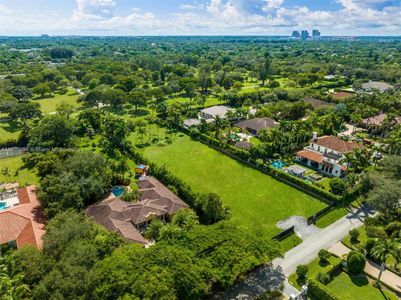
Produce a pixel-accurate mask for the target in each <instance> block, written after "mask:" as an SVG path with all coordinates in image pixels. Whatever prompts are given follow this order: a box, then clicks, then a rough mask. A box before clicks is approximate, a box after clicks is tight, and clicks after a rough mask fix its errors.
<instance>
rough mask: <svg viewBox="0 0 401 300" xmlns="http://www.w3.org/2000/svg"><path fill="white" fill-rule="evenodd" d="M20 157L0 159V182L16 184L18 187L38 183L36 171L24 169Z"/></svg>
mask: <svg viewBox="0 0 401 300" xmlns="http://www.w3.org/2000/svg"><path fill="white" fill-rule="evenodd" d="M22 157H23V155H18V156H14V157H8V158H2V159H0V182H18V183H19V185H20V186H25V185H29V184H38V183H39V178H38V176H37V175H36V171H35V170H29V169H27V168H25V167H24V163H23V161H22Z"/></svg>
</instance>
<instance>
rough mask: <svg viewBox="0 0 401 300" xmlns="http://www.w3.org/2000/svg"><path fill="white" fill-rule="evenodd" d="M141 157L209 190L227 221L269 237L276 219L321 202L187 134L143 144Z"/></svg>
mask: <svg viewBox="0 0 401 300" xmlns="http://www.w3.org/2000/svg"><path fill="white" fill-rule="evenodd" d="M144 151H145V155H146V156H147V157H148V158H149V159H151V160H152V161H154V162H155V163H157V164H159V165H162V164H165V165H166V167H167V168H168V169H169V170H170V171H171V172H172V173H173V174H175V175H176V176H178V177H180V178H181V179H183V180H184V181H185V182H187V183H188V184H190V185H191V186H192V188H193V189H194V190H195V191H197V192H203V193H208V192H214V193H217V194H218V195H220V197H221V198H222V200H223V202H224V204H225V205H226V206H228V207H229V208H230V209H231V211H232V220H233V221H235V222H237V223H238V224H240V225H243V226H245V227H248V228H250V227H259V228H261V229H263V230H265V231H266V232H267V233H268V234H270V235H274V234H275V233H277V232H279V231H280V230H279V229H278V228H277V227H276V223H277V222H278V221H280V220H283V219H285V218H287V217H289V216H292V215H300V216H305V217H308V216H310V215H312V214H313V213H315V212H317V211H318V210H320V209H322V208H324V207H325V206H326V204H324V203H322V202H320V201H319V200H317V199H315V198H313V197H311V196H309V195H306V194H304V193H302V192H301V191H298V190H297V189H294V188H292V187H290V186H288V185H286V184H284V183H281V182H280V181H277V180H275V179H274V178H272V177H270V176H268V175H265V174H263V173H261V172H259V171H257V170H254V169H252V168H250V167H248V166H246V165H243V164H241V163H239V162H237V161H235V160H233V159H231V158H229V157H227V156H226V155H224V154H221V153H220V152H218V151H216V150H213V149H211V148H209V147H207V146H205V145H203V144H201V143H199V142H197V141H193V140H191V139H190V138H189V137H188V136H181V137H177V136H176V137H174V141H173V143H172V144H169V145H165V146H157V145H153V146H150V147H147V148H145V150H144Z"/></svg>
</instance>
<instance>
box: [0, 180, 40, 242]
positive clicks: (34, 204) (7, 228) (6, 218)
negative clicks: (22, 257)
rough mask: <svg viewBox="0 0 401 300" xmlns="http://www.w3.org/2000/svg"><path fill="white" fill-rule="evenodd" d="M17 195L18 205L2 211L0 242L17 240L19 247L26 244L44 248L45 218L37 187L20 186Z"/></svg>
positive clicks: (0, 214) (0, 216) (0, 217)
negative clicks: (37, 195) (37, 194)
mask: <svg viewBox="0 0 401 300" xmlns="http://www.w3.org/2000/svg"><path fill="white" fill-rule="evenodd" d="M17 195H18V199H19V201H20V204H19V205H18V206H15V207H12V208H9V209H6V210H3V211H0V228H1V230H0V244H4V243H7V242H10V241H16V242H17V247H18V248H20V247H22V246H25V245H33V246H36V247H38V248H42V245H43V240H42V238H43V235H44V233H45V219H44V215H43V211H42V209H41V207H40V204H39V202H38V200H37V197H36V188H35V186H28V187H24V188H19V189H18V190H17ZM20 197H21V198H20Z"/></svg>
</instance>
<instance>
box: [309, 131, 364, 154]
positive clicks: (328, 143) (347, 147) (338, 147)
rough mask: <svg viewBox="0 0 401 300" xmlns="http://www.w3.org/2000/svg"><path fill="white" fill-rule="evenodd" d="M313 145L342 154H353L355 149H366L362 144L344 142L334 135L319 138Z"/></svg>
mask: <svg viewBox="0 0 401 300" xmlns="http://www.w3.org/2000/svg"><path fill="white" fill-rule="evenodd" d="M313 143H315V144H316V145H319V146H322V147H325V148H328V149H332V150H334V151H337V152H340V153H348V152H352V151H353V150H354V149H358V148H364V146H363V145H361V144H358V143H355V142H352V141H344V140H342V139H340V138H338V137H336V136H333V135H328V136H322V137H319V138H317V139H316V140H314V141H313Z"/></svg>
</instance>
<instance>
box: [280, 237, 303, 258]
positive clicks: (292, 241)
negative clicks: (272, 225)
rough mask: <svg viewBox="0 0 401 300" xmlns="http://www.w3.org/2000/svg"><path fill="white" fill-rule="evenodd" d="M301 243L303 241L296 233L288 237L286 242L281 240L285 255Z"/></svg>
mask: <svg viewBox="0 0 401 300" xmlns="http://www.w3.org/2000/svg"><path fill="white" fill-rule="evenodd" d="M301 243H302V240H301V239H300V238H299V237H298V236H297V235H296V234H295V233H293V234H291V235H290V236H288V237H286V238H285V239H284V240H281V241H280V242H279V244H280V246H281V248H283V250H284V251H283V252H284V253H285V252H287V251H288V250H291V249H292V248H294V247H296V246H298V245H299V244H301Z"/></svg>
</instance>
